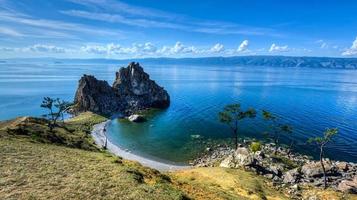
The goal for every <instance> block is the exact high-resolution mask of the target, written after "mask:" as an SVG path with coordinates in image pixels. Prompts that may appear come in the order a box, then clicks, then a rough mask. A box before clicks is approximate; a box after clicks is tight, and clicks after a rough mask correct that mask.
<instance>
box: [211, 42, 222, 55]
mask: <svg viewBox="0 0 357 200" xmlns="http://www.w3.org/2000/svg"><path fill="white" fill-rule="evenodd" d="M223 51H224V46H223V44H220V43H217V44H215V45H214V46H213V47H212V48H211V49H210V52H212V53H221V52H223Z"/></svg>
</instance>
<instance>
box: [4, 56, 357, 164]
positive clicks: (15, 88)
mask: <svg viewBox="0 0 357 200" xmlns="http://www.w3.org/2000/svg"><path fill="white" fill-rule="evenodd" d="M119 66H120V65H117V64H99V63H98V64H74V63H72V64H71V63H64V64H52V63H31V64H23V63H22V64H21V63H5V64H0V91H1V92H0V120H4V119H10V118H13V117H16V116H21V115H37V116H39V115H41V114H43V113H44V110H42V109H41V108H40V107H39V105H40V103H41V100H42V98H43V97H44V96H53V97H60V98H62V99H66V100H72V99H73V96H74V92H75V90H76V86H77V81H78V80H79V78H80V76H81V75H82V74H84V73H86V74H93V75H95V76H96V77H97V78H99V79H105V80H107V81H108V82H109V84H111V83H112V81H113V79H114V72H115V71H116V70H118V68H119ZM121 66H123V65H121ZM144 69H145V71H147V72H148V73H149V74H150V76H151V78H152V79H154V80H155V81H156V82H157V83H159V84H160V85H162V86H164V87H165V88H166V89H167V90H168V92H169V94H170V96H171V105H170V107H169V108H168V109H166V110H163V111H158V112H156V113H154V114H153V115H152V116H151V117H149V120H148V121H147V122H145V123H142V124H134V123H129V122H126V121H120V120H113V121H112V123H111V125H110V127H109V128H108V130H109V138H110V140H111V141H112V142H114V143H116V144H117V145H119V146H122V147H124V148H128V149H129V150H132V151H136V152H139V153H142V154H147V155H150V156H153V157H157V158H160V159H166V160H171V161H179V162H183V161H187V160H189V159H191V158H193V157H194V156H195V155H196V153H197V152H198V151H200V150H202V149H203V148H204V147H205V145H206V144H207V143H211V142H214V141H226V140H228V138H229V137H230V132H229V129H228V128H227V127H226V126H225V125H223V124H220V123H219V121H218V118H217V113H218V112H219V111H220V110H221V109H222V108H223V106H224V105H225V104H229V103H240V104H241V105H242V106H243V108H248V107H253V108H255V109H257V110H258V113H259V112H260V111H261V110H262V109H266V110H269V111H271V112H273V113H276V114H277V115H279V116H280V117H281V118H282V119H283V122H284V123H288V124H291V125H292V126H293V127H294V133H293V134H292V135H291V136H289V137H286V138H283V140H284V141H286V142H287V141H288V139H294V140H296V141H297V147H296V150H298V151H303V152H307V153H310V154H313V153H314V152H315V150H314V149H313V147H312V146H309V145H306V140H307V139H308V138H309V137H312V136H316V135H318V134H322V132H323V131H324V130H325V128H327V127H337V128H339V131H340V132H339V135H338V136H337V137H336V139H335V140H334V142H333V143H332V144H331V145H329V146H328V147H329V149H328V151H327V156H329V157H331V158H333V159H339V160H348V161H357V148H356V147H357V80H356V78H357V71H354V70H334V69H331V70H330V69H307V68H272V67H239V66H223V67H222V66H219V67H217V66H185V65H178V66H164V65H156V66H154V65H150V66H148V65H144ZM266 128H267V124H266V123H265V122H264V121H263V120H262V119H261V117H257V118H256V119H253V120H246V121H243V122H242V123H241V124H240V134H241V136H242V137H254V138H257V139H263V136H262V132H263V131H264V130H266ZM192 135H200V137H201V139H194V138H193V137H192Z"/></svg>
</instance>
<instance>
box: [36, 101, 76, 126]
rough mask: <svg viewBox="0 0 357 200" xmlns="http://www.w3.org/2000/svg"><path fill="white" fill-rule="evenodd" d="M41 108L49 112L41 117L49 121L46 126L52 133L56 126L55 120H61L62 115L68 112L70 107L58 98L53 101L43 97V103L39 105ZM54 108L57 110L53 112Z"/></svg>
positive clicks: (69, 104)
mask: <svg viewBox="0 0 357 200" xmlns="http://www.w3.org/2000/svg"><path fill="white" fill-rule="evenodd" d="M40 106H41V107H42V108H46V109H48V110H49V113H48V114H45V115H43V116H44V117H47V118H48V119H49V120H50V121H49V122H50V123H48V126H49V128H50V130H51V131H52V130H53V128H54V127H55V126H56V125H57V120H58V119H59V118H60V117H62V120H64V119H63V114H64V113H65V112H67V111H68V109H69V108H70V107H71V106H72V104H71V103H69V102H66V101H63V100H61V99H59V98H56V99H53V98H51V97H44V98H43V101H42V103H41V105H40ZM55 108H56V109H57V110H55Z"/></svg>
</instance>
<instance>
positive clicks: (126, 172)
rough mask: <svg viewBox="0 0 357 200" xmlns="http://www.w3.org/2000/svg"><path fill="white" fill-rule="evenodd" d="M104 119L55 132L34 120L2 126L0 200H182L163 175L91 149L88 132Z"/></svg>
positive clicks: (84, 118)
mask: <svg viewBox="0 0 357 200" xmlns="http://www.w3.org/2000/svg"><path fill="white" fill-rule="evenodd" d="M105 120H106V118H103V117H100V116H98V115H94V114H91V113H85V114H82V115H80V116H78V117H76V118H74V119H71V120H69V121H67V122H66V126H65V127H66V128H61V127H57V128H55V130H54V132H49V130H48V128H47V127H46V122H45V121H43V120H40V119H36V118H17V119H15V120H11V121H6V122H1V123H0V152H1V153H0V199H48V198H50V199H70V198H71V199H184V197H185V196H184V195H183V193H182V192H181V191H180V190H179V189H176V188H175V187H174V186H173V185H172V184H171V183H170V178H168V177H167V176H165V175H162V174H160V173H159V172H158V171H156V170H152V169H149V168H146V167H142V166H141V165H139V164H137V163H135V162H130V161H125V160H122V159H121V158H118V157H116V156H113V155H111V154H109V153H106V152H103V151H100V150H99V149H97V148H95V146H94V144H93V141H92V140H91V137H90V135H88V132H89V130H90V127H91V126H92V125H93V124H95V123H99V122H102V121H105ZM19 127H21V128H20V130H19ZM9 129H10V131H9ZM69 147H75V148H69ZM80 148H81V149H80Z"/></svg>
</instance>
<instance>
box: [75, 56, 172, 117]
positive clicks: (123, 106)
mask: <svg viewBox="0 0 357 200" xmlns="http://www.w3.org/2000/svg"><path fill="white" fill-rule="evenodd" d="M74 103H75V106H74V108H73V112H74V113H79V112H85V111H91V112H94V113H97V114H104V115H115V114H124V115H130V114H132V113H134V112H135V111H139V110H144V109H147V108H166V107H168V106H169V105H170V96H169V94H168V93H167V91H166V90H165V89H164V88H162V87H160V86H159V85H157V84H156V83H155V81H153V80H151V79H150V77H149V75H148V74H147V73H145V72H144V70H143V68H142V67H141V66H140V65H139V63H134V62H132V63H130V64H129V66H128V67H126V68H124V67H122V68H120V70H119V71H118V72H117V73H116V79H115V81H114V83H113V86H109V84H108V83H107V82H106V81H102V80H97V79H96V78H95V77H94V76H91V75H83V77H82V78H81V79H80V80H79V84H78V88H77V91H76V94H75V99H74Z"/></svg>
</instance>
